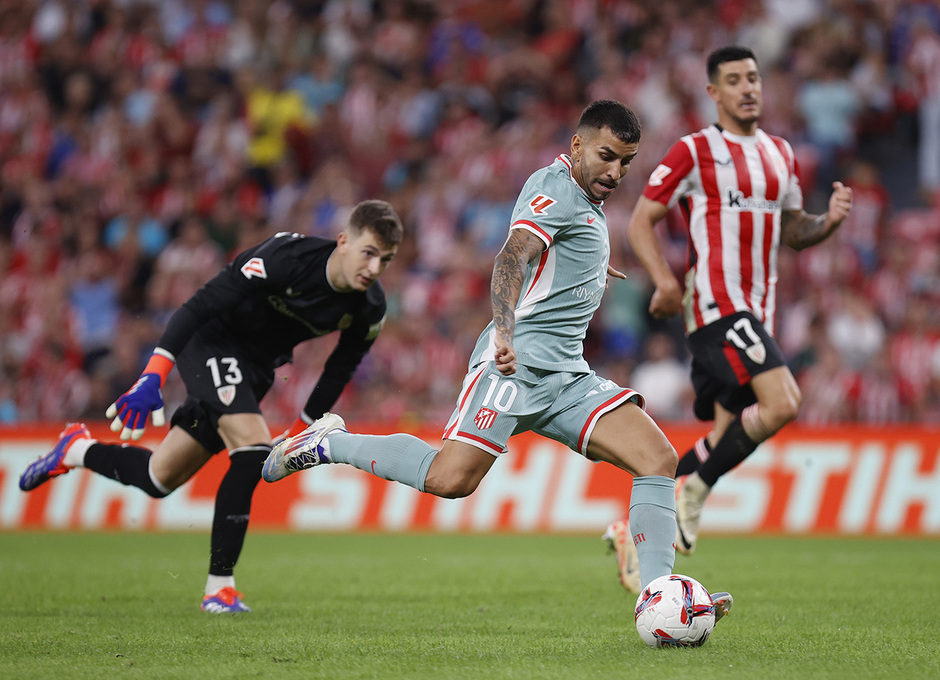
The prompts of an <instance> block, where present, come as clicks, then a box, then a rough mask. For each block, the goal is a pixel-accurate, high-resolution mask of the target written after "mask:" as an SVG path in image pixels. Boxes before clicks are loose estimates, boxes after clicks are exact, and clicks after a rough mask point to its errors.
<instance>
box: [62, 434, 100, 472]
mask: <svg viewBox="0 0 940 680" xmlns="http://www.w3.org/2000/svg"><path fill="white" fill-rule="evenodd" d="M97 443H98V442H97V441H96V440H94V439H88V438H86V437H76V438H75V441H73V442H72V443H71V445H69V447H68V448H67V449H66V450H65V455H64V456H62V464H63V465H65V466H66V467H73V468H74V467H85V453H86V452H87V451H88V447H90V446H91V445H93V444H97Z"/></svg>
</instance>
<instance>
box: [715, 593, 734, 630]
mask: <svg viewBox="0 0 940 680" xmlns="http://www.w3.org/2000/svg"><path fill="white" fill-rule="evenodd" d="M712 604H713V605H714V606H715V623H718V622H719V621H721V620H722V619H723V618H724V617H726V616H727V615H728V614H729V613H731V605H733V604H734V598H733V597H731V593H712Z"/></svg>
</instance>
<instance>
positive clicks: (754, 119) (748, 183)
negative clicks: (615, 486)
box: [605, 46, 852, 592]
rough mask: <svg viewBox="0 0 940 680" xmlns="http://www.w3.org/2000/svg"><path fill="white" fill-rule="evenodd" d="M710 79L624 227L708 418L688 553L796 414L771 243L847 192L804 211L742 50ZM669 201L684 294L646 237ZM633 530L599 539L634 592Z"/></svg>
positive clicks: (690, 457)
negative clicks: (685, 254) (681, 243)
mask: <svg viewBox="0 0 940 680" xmlns="http://www.w3.org/2000/svg"><path fill="white" fill-rule="evenodd" d="M707 72H708V94H709V96H710V97H711V98H712V100H713V101H714V102H715V106H716V108H717V113H718V122H717V123H715V124H713V125H710V126H709V127H707V128H705V129H704V130H700V131H699V132H696V133H694V134H691V135H687V136H685V137H682V138H681V139H680V140H679V141H678V142H676V143H675V144H674V145H673V146H672V147H671V148H670V149H669V151H668V152H667V154H666V155H665V157H664V158H663V160H662V162H661V163H660V164H659V166H658V167H657V168H656V169H655V170H654V171H653V172H652V174H651V175H650V178H649V182H648V183H647V185H646V189H645V190H644V192H643V196H642V197H641V198H640V200H639V202H638V203H637V206H636V209H635V211H634V213H633V217H632V219H631V221H630V224H629V226H628V228H627V237H628V239H629V241H630V245H631V246H632V248H633V251H634V252H635V253H636V256H637V258H638V259H639V261H640V263H641V264H642V265H643V267H644V268H645V269H646V271H647V272H648V273H649V275H650V277H651V279H652V281H653V284H654V286H655V290H654V292H653V296H652V299H651V301H650V305H649V311H650V313H651V314H652V315H653V316H654V317H656V318H660V319H661V318H665V317H669V316H671V315H673V314H676V313H678V312H680V311H681V312H682V314H683V318H684V321H685V330H686V333H687V338H688V346H689V350H690V352H691V354H692V383H693V386H694V388H695V395H696V396H695V415H696V417H698V418H699V419H700V420H703V421H714V422H713V425H712V429H711V431H710V432H709V433H708V434H707V435H706V436H704V437H702V438H701V439H699V440H698V441H697V442H696V443H695V445H694V446H693V447H692V449H691V450H689V451H688V452H686V453H685V455H683V456H682V457H681V458H680V460H679V465H678V469H677V471H676V475H677V476H684V475H688V479H687V480H686V481H685V483H684V484H683V485H682V488H681V490H680V491H679V497H678V499H677V502H676V521H677V525H678V532H677V536H676V548H677V550H679V552H682V553H685V554H691V553H692V551H694V550H695V545H696V540H697V537H698V525H699V519H700V516H701V512H702V507H703V505H704V504H705V499H706V498H707V497H708V494H709V492H710V491H711V489H712V487H714V485H715V483H716V482H717V481H718V479H719V478H720V477H721V476H722V475H723V474H725V473H727V472H728V471H730V470H732V469H733V468H734V467H736V466H737V465H739V464H740V463H741V462H742V461H743V460H744V459H745V458H747V456H748V455H750V454H751V452H753V451H754V449H755V448H756V447H757V445H758V444H760V443H761V442H763V441H765V440H766V439H768V438H769V437H771V436H772V435H774V434H775V433H776V432H778V431H779V430H780V429H781V428H782V427H783V426H784V425H786V424H787V423H789V422H790V421H792V420H793V419H794V418H795V417H796V415H797V411H798V409H799V406H800V398H801V397H800V390H799V388H798V387H797V384H796V380H795V379H794V377H793V375H792V374H791V372H790V370H789V369H788V368H787V366H786V364H785V363H784V360H783V356H782V355H781V352H780V349H779V348H778V347H777V343H776V342H775V341H774V312H775V304H776V303H775V296H776V284H777V249H778V247H779V244H780V243H781V242H782V243H784V244H785V245H787V246H789V247H791V248H794V249H796V250H802V249H803V248H807V247H809V246H812V245H815V244H817V243H819V242H820V241H822V240H823V239H825V238H826V237H828V236H829V235H830V234H831V233H832V232H833V231H834V230H835V229H836V228H837V227H838V226H839V225H840V224H841V223H842V221H843V220H844V219H845V218H846V216H847V215H848V213H849V210H850V209H851V206H852V190H851V189H849V188H847V187H845V186H844V185H843V184H842V183H841V182H834V183H833V185H832V186H833V192H832V195H831V197H830V199H829V206H828V211H827V212H826V213H825V214H823V215H809V214H807V213H806V212H805V211H804V210H803V193H802V190H801V188H800V182H799V178H798V176H797V167H796V161H795V159H794V155H793V149H792V148H791V146H790V144H789V143H788V142H787V141H786V140H785V139H782V138H780V137H774V136H772V135H769V134H767V133H766V132H764V131H763V130H761V129H760V128H759V127H758V120H759V118H760V114H761V76H760V71H759V69H758V66H757V60H756V59H755V57H754V54H753V52H751V50H749V49H746V48H743V47H733V46H732V47H723V48H721V49H718V50H716V51H714V52H713V53H712V54H711V55H709V57H708V64H707ZM676 205H678V206H679V208H680V209H681V212H682V215H683V217H684V218H685V221H686V223H687V225H688V229H689V259H688V267H687V270H686V273H685V290H684V294H683V286H682V285H681V284H680V283H679V281H678V280H677V279H676V277H675V276H674V275H673V273H672V270H671V269H670V267H669V265H668V264H667V263H666V260H665V259H664V257H663V254H662V250H661V248H660V245H659V241H658V240H657V237H656V234H655V232H654V231H653V229H654V227H655V225H656V223H657V222H659V221H660V220H661V219H663V218H664V217H665V216H666V213H667V212H668V211H669V210H670V209H671V208H672V207H674V206H676ZM630 519H631V523H632V517H631V518H630ZM630 528H631V527H630V525H629V524H628V523H627V521H626V520H620V521H618V522H615V523H614V524H612V525H611V526H610V527H608V530H607V533H606V534H605V538H607V539H608V540H609V541H610V543H611V546H612V547H613V548H614V549H615V551H616V553H617V558H618V563H619V568H620V579H621V582H622V583H623V585H624V586H625V587H626V588H627V589H628V590H631V591H634V592H638V591H639V590H640V588H639V586H640V582H639V578H638V574H637V573H636V568H637V566H636V559H637V558H636V550H635V547H634V546H633V543H632V541H630V540H629V530H630Z"/></svg>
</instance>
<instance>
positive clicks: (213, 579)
mask: <svg viewBox="0 0 940 680" xmlns="http://www.w3.org/2000/svg"><path fill="white" fill-rule="evenodd" d="M234 587H235V577H234V576H216V575H214V574H209V578H208V579H207V580H206V595H215V594H216V593H217V592H219V591H220V590H222V588H234Z"/></svg>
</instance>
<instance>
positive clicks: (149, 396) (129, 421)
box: [105, 353, 173, 441]
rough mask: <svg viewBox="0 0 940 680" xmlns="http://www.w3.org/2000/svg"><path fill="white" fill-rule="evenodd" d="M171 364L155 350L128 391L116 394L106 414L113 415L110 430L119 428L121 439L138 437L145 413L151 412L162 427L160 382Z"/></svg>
mask: <svg viewBox="0 0 940 680" xmlns="http://www.w3.org/2000/svg"><path fill="white" fill-rule="evenodd" d="M171 368H173V361H172V360H171V359H169V358H167V357H166V356H163V355H161V354H157V353H154V355H153V356H152V357H151V359H150V362H149V363H148V364H147V367H146V368H145V369H144V372H143V374H142V375H141V376H140V378H139V379H138V380H137V382H135V383H134V386H133V387H131V388H130V389H129V390H128V391H127V392H125V393H124V394H122V395H121V396H120V397H118V398H117V401H115V402H114V403H113V404H111V406H109V407H108V410H107V411H106V412H105V415H106V416H107V417H108V418H113V419H114V420H112V421H111V431H112V432H117V431H118V430H120V432H121V439H122V440H124V441H127V440H128V439H133V440H134V441H137V440H138V439H140V438H141V437H142V436H143V434H144V426H145V425H146V424H147V416H148V415H149V416H151V419H152V420H153V424H154V426H155V427H163V425H164V423H165V422H166V416H165V415H164V411H163V390H162V388H163V383H164V382H166V376H167V375H168V374H169V372H170V369H171Z"/></svg>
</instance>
